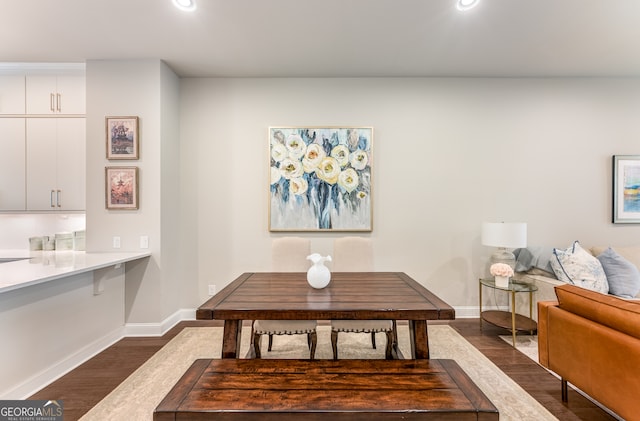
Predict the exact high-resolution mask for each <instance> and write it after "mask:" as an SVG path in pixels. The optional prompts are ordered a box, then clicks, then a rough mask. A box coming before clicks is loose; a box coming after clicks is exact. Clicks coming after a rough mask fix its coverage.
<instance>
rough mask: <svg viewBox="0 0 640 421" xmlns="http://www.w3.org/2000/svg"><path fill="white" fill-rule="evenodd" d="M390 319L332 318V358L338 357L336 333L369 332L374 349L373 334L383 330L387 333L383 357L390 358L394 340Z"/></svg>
mask: <svg viewBox="0 0 640 421" xmlns="http://www.w3.org/2000/svg"><path fill="white" fill-rule="evenodd" d="M394 327H395V326H394V323H393V321H392V320H332V321H331V348H333V359H334V360H337V359H338V333H340V332H344V333H371V339H372V345H373V348H374V349H375V347H376V343H375V334H376V333H378V332H385V334H386V335H387V347H386V348H385V353H384V357H385V358H386V359H387V360H390V359H391V358H392V355H391V350H392V347H393V343H394V341H395V329H394Z"/></svg>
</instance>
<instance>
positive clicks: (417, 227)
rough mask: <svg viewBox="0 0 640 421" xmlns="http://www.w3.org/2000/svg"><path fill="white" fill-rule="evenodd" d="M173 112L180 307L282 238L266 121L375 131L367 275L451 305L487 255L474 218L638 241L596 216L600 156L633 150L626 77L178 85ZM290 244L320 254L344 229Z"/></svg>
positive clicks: (468, 293)
mask: <svg viewBox="0 0 640 421" xmlns="http://www.w3.org/2000/svg"><path fill="white" fill-rule="evenodd" d="M180 106H181V135H180V144H181V153H182V157H181V160H182V161H181V162H182V164H183V168H182V181H181V191H182V196H181V200H182V202H183V204H184V208H183V217H182V220H181V225H180V227H181V230H182V231H183V232H186V233H189V238H190V240H191V243H192V244H185V246H186V247H188V248H189V249H190V250H193V253H195V254H197V257H193V260H192V261H191V264H192V265H196V266H197V273H195V269H193V266H192V267H191V270H192V271H193V275H194V276H197V278H198V295H199V296H198V297H197V298H196V299H195V301H194V305H197V304H199V303H201V302H203V301H204V300H205V299H206V298H207V285H208V284H216V286H217V288H218V290H220V289H221V288H222V287H224V286H225V285H226V284H227V283H228V282H230V281H231V280H233V279H234V278H235V277H237V276H238V275H240V274H241V273H242V272H247V271H260V270H268V269H269V258H270V257H269V256H270V251H269V250H270V241H271V239H272V238H273V237H277V236H281V235H286V234H283V233H270V232H269V231H268V221H267V214H268V140H267V130H268V127H269V126H278V125H291V126H305V125H306V126H323V125H326V126H337V125H344V126H373V127H374V144H373V145H374V152H373V153H374V166H373V177H374V191H373V195H374V196H373V203H374V209H373V214H374V229H373V231H372V232H371V233H370V234H361V235H365V236H369V237H371V238H372V239H373V240H374V251H375V266H376V269H377V270H393V271H404V272H406V273H408V274H409V275H410V276H412V277H414V278H415V279H416V280H418V281H419V282H420V283H422V284H423V285H425V286H426V287H427V288H429V289H431V290H432V291H434V292H435V293H436V294H438V295H440V296H441V297H442V298H443V299H445V300H446V301H447V302H449V303H450V304H451V305H453V306H456V307H459V308H465V307H477V305H478V304H477V300H478V286H477V278H478V277H479V276H480V275H481V274H482V273H483V272H484V270H485V266H486V261H487V259H488V256H489V254H490V253H491V252H492V251H493V250H490V249H488V248H487V247H484V246H482V245H481V244H480V239H479V232H480V225H481V223H482V222H483V221H525V222H527V223H528V226H529V230H528V232H529V244H530V245H549V246H557V247H561V246H568V245H569V243H570V242H571V241H573V240H580V241H581V243H583V244H584V245H594V244H603V245H608V244H614V245H615V244H618V245H628V244H637V238H638V234H639V233H640V227H639V226H619V225H613V224H611V222H610V220H611V211H610V208H611V156H612V155H614V154H637V153H639V147H638V138H640V125H639V124H638V118H637V116H638V115H639V113H640V81H638V80H635V79H620V80H613V79H611V80H598V79H466V78H456V79H454V78H451V79H449V78H417V79H394V78H374V79H359V78H354V79H185V80H182V82H181V102H180ZM301 235H303V236H306V237H309V238H311V239H312V248H313V250H314V251H319V252H321V253H330V252H331V241H332V239H333V238H335V237H336V236H339V235H344V234H343V233H335V234H332V233H302V234H301ZM196 259H197V261H196ZM459 314H461V313H460V312H459Z"/></svg>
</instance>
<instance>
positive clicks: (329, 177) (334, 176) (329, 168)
mask: <svg viewBox="0 0 640 421" xmlns="http://www.w3.org/2000/svg"><path fill="white" fill-rule="evenodd" d="M316 175H317V176H318V178H319V179H320V180H322V181H326V182H327V183H329V184H336V182H337V181H338V176H339V175H340V164H338V161H336V159H335V158H331V157H326V158H325V159H323V160H322V162H321V163H320V166H319V167H318V169H316Z"/></svg>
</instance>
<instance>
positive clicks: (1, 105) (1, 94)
mask: <svg viewBox="0 0 640 421" xmlns="http://www.w3.org/2000/svg"><path fill="white" fill-rule="evenodd" d="M24 83H25V82H24V75H17V76H14V75H6V76H0V114H24V113H25V99H24V89H25V88H24Z"/></svg>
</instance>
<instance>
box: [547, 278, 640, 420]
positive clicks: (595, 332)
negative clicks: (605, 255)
mask: <svg viewBox="0 0 640 421" xmlns="http://www.w3.org/2000/svg"><path fill="white" fill-rule="evenodd" d="M555 292H556V297H557V299H558V300H557V301H539V302H538V351H539V359H540V364H542V365H543V366H544V367H546V368H548V369H550V370H551V371H554V372H555V373H557V374H558V375H559V376H560V377H561V379H562V383H561V384H562V386H561V387H562V400H563V401H565V402H566V401H567V381H568V382H569V383H571V384H572V385H574V386H575V387H577V388H578V389H580V390H582V391H583V392H584V393H586V394H588V395H589V396H591V397H592V398H593V399H595V400H596V401H598V402H599V403H601V404H602V405H604V406H605V407H607V408H609V409H610V410H612V411H613V412H615V413H616V414H617V415H619V416H621V417H622V418H624V419H625V420H629V421H631V420H640V302H639V301H631V300H624V299H620V298H616V297H613V296H610V295H604V294H601V293H599V292H595V291H590V290H587V289H584V288H580V287H576V286H574V285H562V286H557V287H556V288H555Z"/></svg>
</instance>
